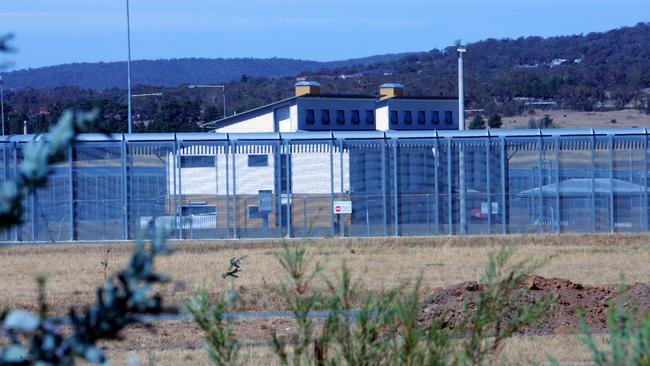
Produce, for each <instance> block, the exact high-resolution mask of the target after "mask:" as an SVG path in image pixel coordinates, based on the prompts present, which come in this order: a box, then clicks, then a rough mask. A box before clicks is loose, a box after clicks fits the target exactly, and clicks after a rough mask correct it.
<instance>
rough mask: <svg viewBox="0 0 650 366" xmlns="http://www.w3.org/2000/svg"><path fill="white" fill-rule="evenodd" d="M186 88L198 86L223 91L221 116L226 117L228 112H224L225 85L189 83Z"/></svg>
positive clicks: (196, 87)
mask: <svg viewBox="0 0 650 366" xmlns="http://www.w3.org/2000/svg"><path fill="white" fill-rule="evenodd" d="M188 88H190V89H198V88H215V89H221V92H222V93H223V118H226V117H227V116H228V113H226V86H225V85H209V84H203V85H189V86H188Z"/></svg>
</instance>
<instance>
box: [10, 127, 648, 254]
mask: <svg viewBox="0 0 650 366" xmlns="http://www.w3.org/2000/svg"><path fill="white" fill-rule="evenodd" d="M116 136H117V135H116ZM343 136H345V137H343ZM423 136H424V135H422V134H413V135H412V136H410V135H408V134H399V135H397V134H394V135H391V136H388V137H390V138H388V137H387V136H384V137H385V138H377V137H376V135H374V137H371V136H369V135H367V134H359V135H358V136H357V135H355V134H354V133H351V134H344V135H339V138H334V139H328V138H327V137H325V139H323V138H322V136H321V138H320V139H318V138H315V137H312V136H310V135H309V134H302V133H301V134H296V135H293V134H282V138H280V139H278V136H277V134H274V135H271V134H269V135H268V136H265V135H256V136H251V137H250V138H249V137H248V136H246V137H244V136H240V135H237V136H225V135H220V136H218V137H216V138H215V135H214V134H205V138H203V137H202V135H200V134H196V135H195V134H192V135H187V136H183V135H181V134H179V135H173V134H169V135H165V136H160V135H152V137H151V140H148V136H147V135H138V136H133V137H131V136H124V137H120V138H119V139H113V140H111V139H106V138H105V137H102V138H99V139H97V140H94V139H93V138H94V137H93V135H88V136H81V138H80V141H79V142H77V143H76V144H75V146H74V147H72V148H71V149H70V154H69V156H68V157H67V160H66V161H64V162H62V163H59V164H55V165H54V166H53V167H52V168H51V174H50V177H49V179H48V182H47V185H46V186H45V187H43V188H40V189H38V190H37V191H35V192H34V193H33V194H31V195H30V196H29V197H27V198H26V199H25V200H24V202H23V207H24V210H23V217H22V220H23V224H22V225H20V226H19V227H15V228H12V229H11V230H8V231H6V232H4V233H2V235H1V236H0V240H3V241H51V242H55V241H66V240H116V239H135V238H137V237H138V236H139V235H141V233H142V232H143V231H149V230H152V229H153V228H154V227H165V228H167V229H169V230H170V232H171V233H172V237H174V238H180V239H224V238H272V237H273V238H278V237H310V236H318V237H321V236H395V235H404V236H407V235H450V234H489V233H536V232H638V231H647V230H648V226H649V224H650V223H649V221H648V220H649V216H650V211H649V206H650V201H649V198H648V189H647V187H648V184H649V183H650V181H649V178H648V169H650V163H649V162H648V154H649V150H648V145H649V141H648V136H647V134H646V133H645V130H639V131H638V132H636V133H635V132H634V131H632V133H631V132H630V131H629V130H625V131H622V132H621V133H619V132H618V131H614V130H585V131H571V132H570V133H564V132H563V131H548V132H544V131H539V130H534V131H528V132H525V133H522V132H517V133H513V134H512V135H510V134H503V133H499V135H498V136H494V135H492V136H490V135H481V136H477V135H476V134H474V135H472V134H471V133H457V134H445V135H442V134H440V135H438V136H436V137H427V138H425V137H423ZM335 137H336V135H335ZM183 138H185V139H187V141H183V140H182V139H183ZM33 139H34V137H33V136H31V137H30V136H27V137H23V136H17V137H10V138H7V139H6V140H5V141H4V142H3V143H2V152H1V153H0V182H4V181H6V180H8V179H13V178H15V177H16V175H17V173H18V169H19V164H20V163H21V162H22V160H23V156H24V149H25V148H26V146H27V143H28V142H29V141H32V140H33ZM334 201H350V202H351V203H352V213H351V214H336V213H335V212H334V210H333V203H334Z"/></svg>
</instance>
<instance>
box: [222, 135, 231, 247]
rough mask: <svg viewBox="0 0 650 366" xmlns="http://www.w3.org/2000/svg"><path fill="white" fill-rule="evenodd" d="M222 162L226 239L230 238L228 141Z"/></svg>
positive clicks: (224, 148)
mask: <svg viewBox="0 0 650 366" xmlns="http://www.w3.org/2000/svg"><path fill="white" fill-rule="evenodd" d="M223 153H224V160H225V161H226V238H229V237H230V162H229V161H228V158H229V156H228V154H229V153H230V139H228V142H227V143H226V145H224V147H223Z"/></svg>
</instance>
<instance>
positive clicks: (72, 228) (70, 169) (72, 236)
mask: <svg viewBox="0 0 650 366" xmlns="http://www.w3.org/2000/svg"><path fill="white" fill-rule="evenodd" d="M73 151H74V148H73V147H72V146H70V147H69V148H68V178H69V182H70V184H69V188H70V189H69V194H70V241H73V240H75V224H74V216H75V215H74V206H75V205H74V171H73V167H72V161H73V158H72V153H73Z"/></svg>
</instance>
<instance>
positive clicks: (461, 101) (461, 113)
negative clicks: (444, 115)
mask: <svg viewBox="0 0 650 366" xmlns="http://www.w3.org/2000/svg"><path fill="white" fill-rule="evenodd" d="M456 45H457V46H458V48H457V49H456V51H458V129H459V130H461V131H462V130H464V129H465V87H464V80H463V78H464V75H463V53H465V52H467V49H465V47H463V46H461V45H460V41H458V42H457V44H456Z"/></svg>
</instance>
